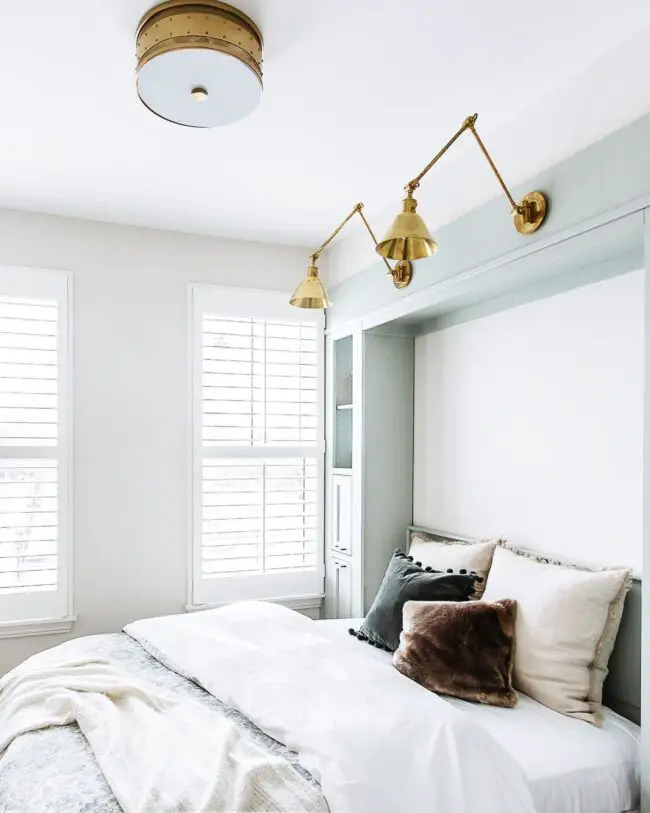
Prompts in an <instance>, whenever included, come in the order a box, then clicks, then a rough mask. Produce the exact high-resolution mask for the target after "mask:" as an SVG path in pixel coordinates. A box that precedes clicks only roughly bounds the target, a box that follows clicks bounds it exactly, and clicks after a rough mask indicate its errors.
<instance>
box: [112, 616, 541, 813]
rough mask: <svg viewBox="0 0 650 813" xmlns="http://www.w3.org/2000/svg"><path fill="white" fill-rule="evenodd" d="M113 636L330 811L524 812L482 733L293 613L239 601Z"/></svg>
mask: <svg viewBox="0 0 650 813" xmlns="http://www.w3.org/2000/svg"><path fill="white" fill-rule="evenodd" d="M125 631H126V632H127V633H128V634H129V635H131V636H132V637H133V638H135V639H136V640H137V641H139V642H140V643H141V644H142V645H143V646H144V647H145V648H146V649H148V650H149V651H150V652H151V653H152V654H154V655H156V656H158V657H160V658H161V659H162V660H163V662H166V663H167V664H168V665H171V666H172V667H173V668H176V669H177V670H178V671H179V672H181V674H184V675H186V676H188V677H192V678H193V679H195V680H196V681H197V682H198V683H200V684H201V685H202V686H203V687H204V688H205V689H206V690H207V691H209V692H210V693H211V694H213V695H214V696H215V697H217V698H219V699H220V700H222V701H223V702H225V703H227V704H229V705H231V706H234V707H235V708H237V709H239V710H240V711H241V712H242V713H243V714H245V715H246V716H247V717H248V718H249V719H250V720H252V721H253V722H254V723H255V724H256V725H257V726H258V727H259V728H261V729H262V730H263V731H265V732H267V733H268V734H269V735H270V736H272V737H274V738H275V739H277V740H279V741H280V742H282V743H284V744H285V745H286V746H287V747H288V748H290V749H292V750H294V751H296V752H297V753H298V754H299V757H300V761H301V763H302V764H303V765H304V767H305V768H306V769H307V770H309V771H310V772H311V773H312V775H313V776H315V777H316V778H317V779H318V780H319V781H320V783H321V786H322V790H323V793H324V794H325V797H326V799H327V802H328V804H329V806H330V810H331V812H332V813H470V812H471V813H475V811H476V810H478V809H480V810H481V813H534V811H535V808H534V805H533V801H532V797H531V794H530V792H529V789H528V786H527V784H526V780H525V777H524V774H523V771H522V768H521V766H520V765H519V764H518V763H517V762H516V761H515V760H514V759H513V758H512V757H511V756H510V755H509V754H508V753H507V752H506V751H505V749H504V748H503V747H502V746H501V745H499V743H497V742H496V740H494V739H493V738H492V737H491V736H490V734H488V733H487V732H486V731H485V730H484V729H482V728H481V727H480V726H478V725H477V724H476V723H474V722H473V721H472V720H471V719H470V718H469V717H468V716H467V715H465V714H463V712H461V711H459V710H457V709H454V708H453V707H452V706H451V705H450V704H448V703H446V702H445V701H444V700H442V699H440V698H439V697H437V696H436V695H435V694H432V693H431V692H428V691H427V690H426V689H423V688H422V687H421V686H419V685H417V684H416V683H413V682H412V681H410V680H409V679H408V678H405V677H404V676H402V675H400V674H399V673H398V672H397V671H395V670H387V669H386V668H385V664H381V663H378V662H377V663H375V662H374V661H372V660H371V659H368V658H367V657H363V653H362V652H361V651H360V652H359V654H358V655H357V653H356V652H355V651H354V650H353V648H351V647H350V646H347V645H345V644H342V643H339V642H337V641H335V640H333V639H332V637H331V636H328V635H327V633H326V632H324V631H320V630H319V628H318V625H317V624H316V623H315V622H313V621H311V620H310V619H308V618H306V617H304V616H302V615H299V614H298V613H295V612H293V611H291V610H287V609H285V608H283V607H280V606H278V605H273V604H265V603H261V602H242V603H238V604H233V605H229V606H227V607H223V608H220V609H218V610H209V611H206V612H202V613H196V614H193V615H179V616H169V617H164V618H154V619H148V620H144V621H137V622H135V623H134V624H130V625H129V626H128V627H126V629H125ZM360 647H361V644H360Z"/></svg>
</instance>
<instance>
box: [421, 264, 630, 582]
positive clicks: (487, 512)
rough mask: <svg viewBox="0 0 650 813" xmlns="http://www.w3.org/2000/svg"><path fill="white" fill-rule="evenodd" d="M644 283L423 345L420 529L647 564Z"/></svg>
mask: <svg viewBox="0 0 650 813" xmlns="http://www.w3.org/2000/svg"><path fill="white" fill-rule="evenodd" d="M643 284H644V280H643V272H642V271H635V272H633V273H629V274H626V275H624V276H620V277H617V278H614V279H610V280H606V281H605V282H600V283H597V284H594V285H590V286H588V287H584V288H580V289H576V290H574V291H571V292H569V293H565V294H561V295H558V296H555V297H552V298H550V299H545V300H541V301H537V302H534V303H532V304H528V305H524V306H522V307H518V308H515V309H512V310H509V311H504V312H502V313H498V314H495V315H492V316H488V317H484V318H482V319H478V320H476V321H473V322H467V323H464V324H461V325H458V326H456V327H452V328H448V329H446V330H443V331H440V332H438V333H432V334H429V335H427V336H423V337H421V338H419V339H417V340H416V376H415V381H416V384H415V461H414V521H415V522H416V523H417V524H420V525H424V526H427V527H433V528H441V529H444V530H447V531H456V532H459V533H465V534H468V535H475V536H504V537H506V538H507V539H508V540H509V541H510V542H511V543H514V544H519V545H522V546H528V547H530V548H534V549H536V550H540V551H547V552H550V553H558V554H562V555H564V556H566V557H567V558H569V559H570V558H573V559H574V560H581V561H586V562H601V563H603V564H625V565H631V566H632V567H634V568H635V569H636V570H638V571H640V570H641V548H642V537H641V517H642V441H643V379H644V373H643V363H644V326H643V308H644V305H643V299H644V291H643Z"/></svg>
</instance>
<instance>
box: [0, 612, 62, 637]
mask: <svg viewBox="0 0 650 813" xmlns="http://www.w3.org/2000/svg"><path fill="white" fill-rule="evenodd" d="M76 620H77V616H76V615H69V616H66V618H35V619H33V620H31V621H6V622H3V623H0V639H1V638H27V637H29V636H32V635H58V634H60V633H66V632H70V630H71V629H72V625H73V624H74V622H75V621H76Z"/></svg>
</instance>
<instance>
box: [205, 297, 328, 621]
mask: <svg viewBox="0 0 650 813" xmlns="http://www.w3.org/2000/svg"><path fill="white" fill-rule="evenodd" d="M192 314H193V319H192V321H193V330H192V356H193V365H192V368H193V376H192V391H193V392H192V401H193V435H194V454H193V490H194V494H193V540H194V544H193V557H192V558H193V567H192V574H193V578H192V602H191V603H192V604H195V605H201V604H215V603H221V602H226V601H233V600H237V599H246V598H260V599H282V598H285V599H287V598H302V597H305V598H306V597H310V596H311V597H313V596H320V595H321V594H322V592H323V547H322V538H323V534H322V527H323V516H322V514H323V500H322V496H323V461H324V440H323V420H322V407H321V405H322V403H323V315H322V313H320V312H313V313H310V312H309V311H300V310H296V309H295V308H292V307H290V306H289V305H288V304H287V301H286V295H284V294H282V293H276V292H272V291H251V290H249V289H243V288H242V289H237V288H217V287H207V286H196V287H194V288H193V289H192Z"/></svg>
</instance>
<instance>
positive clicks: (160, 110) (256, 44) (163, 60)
mask: <svg viewBox="0 0 650 813" xmlns="http://www.w3.org/2000/svg"><path fill="white" fill-rule="evenodd" d="M136 56H137V59H138V65H137V80H136V83H137V89H138V95H139V96H140V99H141V100H142V102H143V104H145V105H146V107H148V108H149V110H151V111H152V112H153V113H155V114H156V115H157V116H160V117H161V118H163V119H167V121H171V122H174V123H175V124H184V125H187V126H189V127H218V126H220V125H223V124H232V122H235V121H238V120H239V119H242V118H244V116H247V115H248V114H249V113H250V112H252V111H253V110H254V109H255V108H256V107H257V105H258V104H259V102H260V99H261V97H262V34H261V33H260V30H259V28H258V27H257V26H256V25H255V23H254V22H253V21H252V20H251V19H250V17H247V16H246V15H245V14H243V13H242V12H241V11H239V10H238V9H236V8H233V7H232V6H230V5H228V4H226V3H221V2H218V1H217V0H201V2H190V0H168V2H165V3H160V4H159V5H157V6H154V8H152V9H150V10H149V11H148V12H147V13H146V14H145V15H144V17H143V18H142V20H140V23H139V25H138V31H137V34H136Z"/></svg>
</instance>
